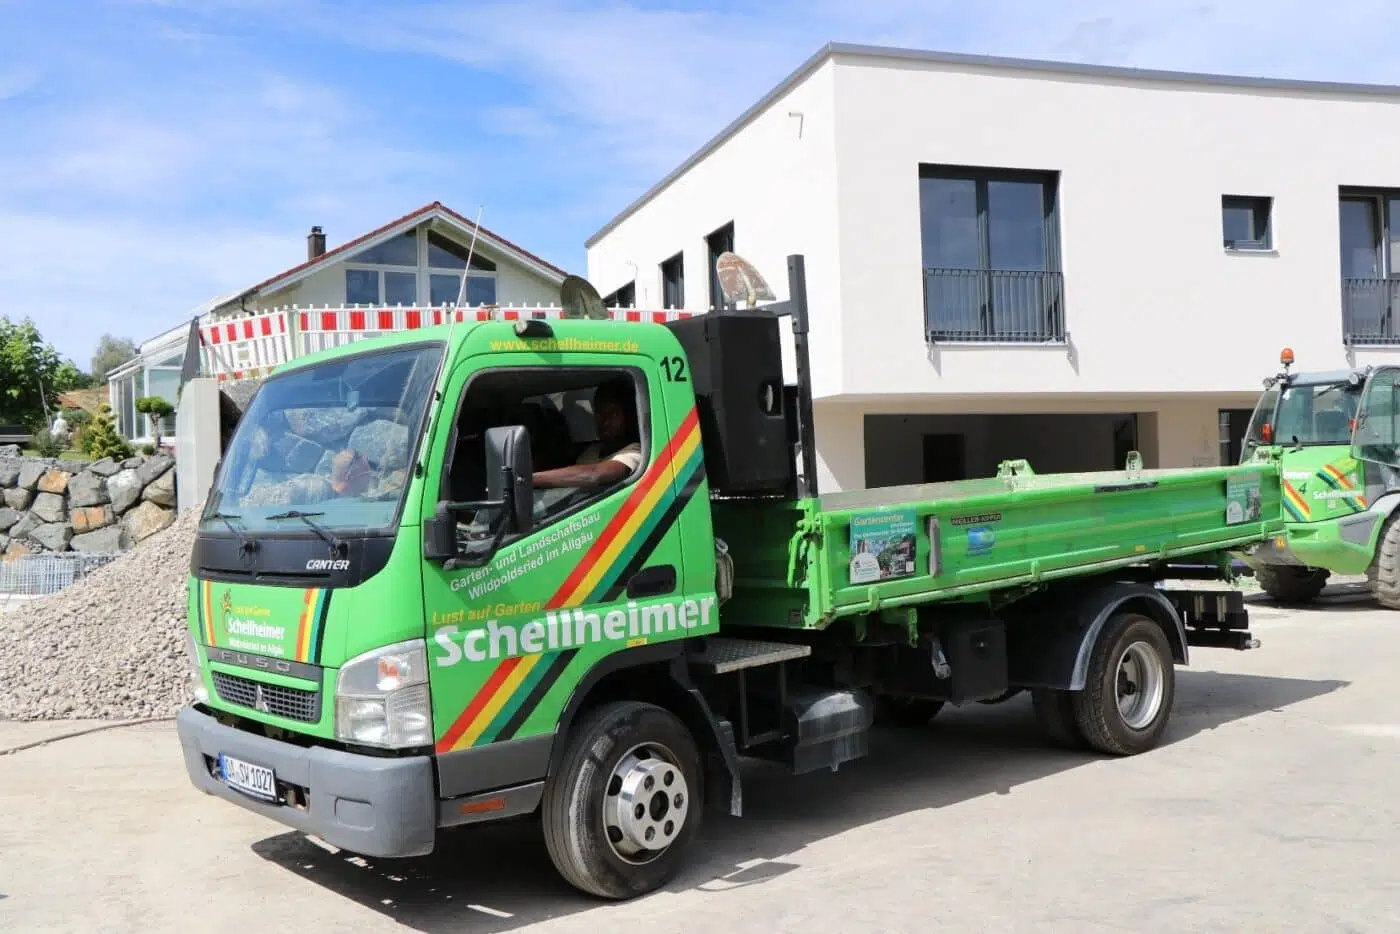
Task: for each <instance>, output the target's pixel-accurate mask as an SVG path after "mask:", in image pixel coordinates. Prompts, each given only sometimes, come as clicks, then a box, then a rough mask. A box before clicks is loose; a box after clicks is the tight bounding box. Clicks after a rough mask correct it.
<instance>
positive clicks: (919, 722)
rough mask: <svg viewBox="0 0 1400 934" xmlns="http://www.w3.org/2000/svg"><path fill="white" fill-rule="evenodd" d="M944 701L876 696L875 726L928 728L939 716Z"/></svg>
mask: <svg viewBox="0 0 1400 934" xmlns="http://www.w3.org/2000/svg"><path fill="white" fill-rule="evenodd" d="M942 709H943V701H941V700H930V699H928V698H926V697H898V696H896V695H894V694H877V695H875V725H876V726H892V727H903V728H905V729H910V728H917V727H921V726H928V722H929V721H930V720H932V719H933V718H934V717H936V716H938V711H940V710H942Z"/></svg>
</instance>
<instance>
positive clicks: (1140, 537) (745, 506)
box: [714, 462, 1284, 629]
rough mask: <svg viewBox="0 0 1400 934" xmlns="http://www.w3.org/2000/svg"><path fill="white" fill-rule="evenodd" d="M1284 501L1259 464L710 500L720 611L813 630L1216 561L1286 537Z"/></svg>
mask: <svg viewBox="0 0 1400 934" xmlns="http://www.w3.org/2000/svg"><path fill="white" fill-rule="evenodd" d="M1281 495H1282V494H1281V487H1280V477H1279V474H1278V472H1277V469H1276V468H1274V467H1272V466H1270V465H1268V464H1248V465H1240V466H1230V467H1207V468H1189V469H1174V470H1121V471H1104V472H1094V473H1066V474H1045V475H1036V474H1035V473H1034V472H1032V471H1031V470H1030V468H1029V466H1028V465H1025V464H1024V462H1014V463H1011V464H1006V465H1003V467H1002V470H1001V471H1000V473H999V475H998V476H997V477H992V478H986V479H976V480H960V481H955V482H948V483H930V484H919V485H912V486H896V487H884V488H878V489H869V490H854V491H851V492H838V493H828V494H824V495H821V496H818V497H816V498H810V499H805V500H799V501H796V502H744V501H726V502H717V503H715V509H714V515H715V526H716V529H715V531H716V534H717V535H718V536H719V537H720V538H722V539H723V540H724V541H725V543H726V545H727V546H728V548H729V553H730V556H731V557H732V558H733V561H734V567H735V572H734V577H735V580H734V593H733V597H732V599H731V600H730V601H729V602H728V603H727V604H726V606H725V613H726V615H727V616H728V618H730V619H735V620H736V621H737V620H741V621H742V622H743V624H745V625H770V626H781V627H792V628H808V629H820V628H825V627H826V626H827V625H829V624H830V623H831V622H832V621H834V620H836V619H839V618H841V617H844V616H850V615H855V614H865V613H871V612H874V611H876V610H879V609H883V608H896V607H903V606H915V605H918V604H923V603H930V602H934V601H948V600H969V599H975V600H985V599H988V597H989V595H991V594H993V593H995V592H998V591H1011V590H1013V589H1015V588H1021V587H1025V586H1027V585H1035V584H1038V583H1041V582H1046V581H1051V580H1056V579H1063V578H1069V577H1074V576H1081V575H1091V574H1096V573H1103V572H1108V571H1112V570H1115V569H1119V568H1126V567H1129V566H1132V565H1140V564H1148V563H1151V562H1154V561H1160V562H1165V561H1180V560H1182V559H1191V558H1195V559H1197V560H1202V561H1207V562H1208V561H1211V560H1215V559H1216V558H1217V557H1218V558H1219V559H1220V560H1221V563H1222V564H1224V563H1225V562H1226V561H1227V556H1228V553H1229V552H1231V551H1233V550H1237V549H1240V548H1243V547H1245V546H1248V545H1250V544H1252V543H1255V542H1260V541H1264V540H1267V539H1269V538H1272V537H1275V536H1278V535H1281V534H1283V532H1284V520H1283V514H1282V499H1281ZM1222 573H1223V572H1222Z"/></svg>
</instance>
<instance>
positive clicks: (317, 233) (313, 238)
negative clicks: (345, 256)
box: [306, 227, 326, 260]
mask: <svg viewBox="0 0 1400 934" xmlns="http://www.w3.org/2000/svg"><path fill="white" fill-rule="evenodd" d="M325 252H326V235H325V234H324V233H322V232H321V228H320V227H312V228H311V233H309V234H307V235H306V258H307V259H308V260H313V259H316V258H317V257H318V256H321V255H323V254H324V253H325Z"/></svg>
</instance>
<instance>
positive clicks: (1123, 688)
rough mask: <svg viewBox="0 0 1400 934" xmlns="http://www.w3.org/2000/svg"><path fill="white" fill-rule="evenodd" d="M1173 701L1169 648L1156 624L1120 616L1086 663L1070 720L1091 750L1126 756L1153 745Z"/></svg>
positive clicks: (1134, 616) (1130, 615) (1133, 616)
mask: <svg viewBox="0 0 1400 934" xmlns="http://www.w3.org/2000/svg"><path fill="white" fill-rule="evenodd" d="M1175 696H1176V665H1175V660H1174V659H1173V658H1172V648H1171V643H1169V642H1168V641H1167V634H1166V633H1164V632H1163V631H1162V627H1161V626H1159V625H1158V624H1157V621H1156V620H1153V619H1151V618H1149V617H1146V616H1142V615H1140V614H1137V613H1120V614H1118V615H1117V616H1115V617H1113V618H1112V619H1111V620H1109V621H1108V624H1107V625H1106V626H1104V629H1103V632H1101V633H1100V634H1099V639H1098V643H1097V644H1096V645H1095V646H1094V650H1093V654H1092V655H1091V656H1090V657H1089V673H1088V677H1087V678H1086V679H1085V682H1084V690H1082V691H1077V692H1075V693H1074V694H1072V695H1071V703H1072V704H1073V707H1074V720H1075V723H1076V724H1077V725H1078V726H1079V732H1080V733H1081V734H1082V735H1083V736H1084V739H1085V740H1086V741H1087V742H1088V744H1089V745H1090V746H1092V747H1093V748H1094V749H1097V750H1099V751H1100V752H1106V753H1111V754H1113V755H1120V756H1130V755H1136V754H1137V753H1140V752H1145V751H1147V750H1148V749H1151V748H1152V747H1153V746H1155V745H1157V741H1158V740H1159V739H1160V738H1161V736H1162V731H1163V730H1165V729H1166V727H1167V720H1168V718H1169V717H1170V716H1171V709H1172V701H1173V700H1174V698H1175Z"/></svg>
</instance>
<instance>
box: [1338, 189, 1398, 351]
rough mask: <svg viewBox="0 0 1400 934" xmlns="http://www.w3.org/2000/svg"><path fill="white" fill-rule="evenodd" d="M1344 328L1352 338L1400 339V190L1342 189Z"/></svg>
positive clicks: (1395, 341) (1363, 340) (1354, 341)
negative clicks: (1399, 315) (1399, 317)
mask: <svg viewBox="0 0 1400 934" xmlns="http://www.w3.org/2000/svg"><path fill="white" fill-rule="evenodd" d="M1338 207H1339V226H1340V243H1339V244H1338V246H1339V248H1340V251H1341V265H1342V268H1341V273H1342V334H1343V340H1344V341H1345V342H1346V343H1348V344H1400V323H1397V321H1396V315H1397V313H1400V191H1386V190H1374V189H1347V188H1344V189H1342V191H1341V197H1340V203H1339V205H1338Z"/></svg>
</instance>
